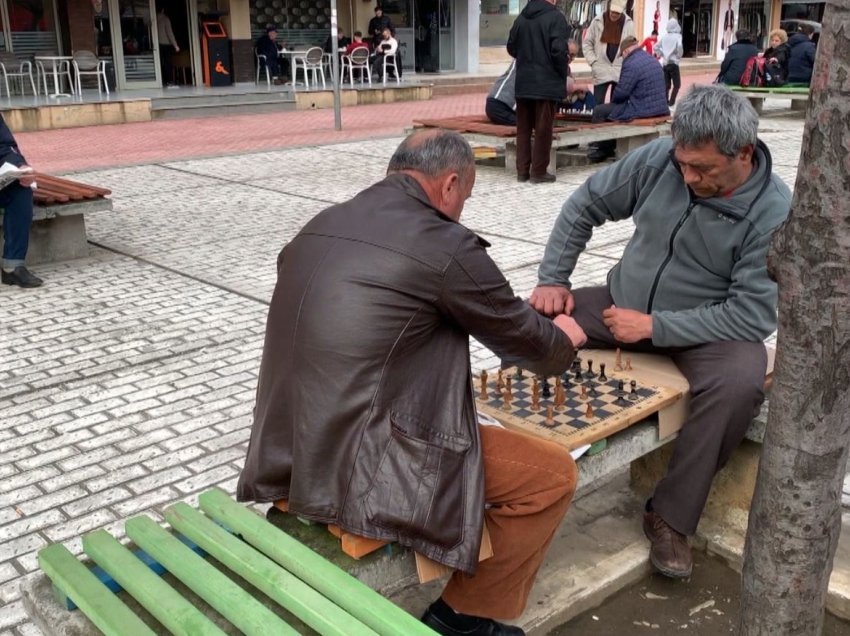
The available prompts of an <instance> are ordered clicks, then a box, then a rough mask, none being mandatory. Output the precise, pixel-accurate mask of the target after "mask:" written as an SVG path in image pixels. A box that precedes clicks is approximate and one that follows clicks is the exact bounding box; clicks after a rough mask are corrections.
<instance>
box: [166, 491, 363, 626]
mask: <svg viewBox="0 0 850 636" xmlns="http://www.w3.org/2000/svg"><path fill="white" fill-rule="evenodd" d="M165 519H166V521H168V523H170V524H171V526H172V527H173V528H174V529H175V530H177V531H178V532H180V533H181V534H183V535H185V536H187V537H188V538H189V539H191V540H192V541H194V542H195V543H197V544H198V545H199V546H201V547H202V548H203V549H204V550H206V551H207V552H208V553H210V554H211V555H212V556H214V557H215V558H216V559H218V560H219V561H220V562H221V563H223V564H224V565H225V566H227V567H228V568H230V569H231V570H232V571H233V572H235V573H236V574H238V575H239V576H241V577H242V578H244V579H245V580H246V581H248V582H249V583H251V584H252V585H253V586H254V587H256V588H257V589H259V590H260V591H261V592H263V593H264V594H266V595H267V596H269V598H271V599H273V600H275V601H276V602H278V603H279V604H280V605H281V606H283V607H285V608H286V609H287V610H289V611H290V612H292V613H293V614H294V615H295V616H297V617H298V618H300V619H301V620H302V621H304V622H305V623H307V625H309V626H310V627H312V628H313V629H315V630H316V631H317V632H319V633H320V634H323V635H327V636H377V633H376V632H375V631H373V630H372V629H370V628H368V627H367V626H366V625H364V624H363V623H361V622H360V621H358V620H357V619H356V618H353V617H352V616H351V615H350V614H349V613H348V612H346V611H345V610H344V609H342V608H340V607H339V606H337V605H335V604H334V603H333V602H332V601H330V600H329V599H327V598H325V597H324V596H322V595H321V594H319V593H318V592H317V591H316V590H314V589H313V588H312V587H310V586H309V585H307V584H306V583H304V582H303V581H302V580H301V579H299V578H298V577H296V576H295V575H294V574H292V573H290V572H287V571H286V570H285V569H283V568H282V567H280V566H279V565H278V564H277V563H275V562H274V561H272V560H271V559H269V558H268V557H267V556H265V555H264V554H262V553H260V552H258V551H257V550H255V549H254V548H252V547H251V546H250V545H248V544H247V543H245V542H244V541H241V540H239V539H237V538H236V537H235V536H233V535H232V534H230V533H229V532H227V531H226V530H224V529H223V528H222V527H221V526H218V525H216V524H215V523H213V522H212V521H210V520H209V519H208V518H207V517H205V516H204V515H202V514H201V513H199V512H198V511H196V510H194V509H192V508H191V507H190V506H189V505H187V504H185V503H177V504H174V505H172V506H169V507H168V508H166V510H165Z"/></svg>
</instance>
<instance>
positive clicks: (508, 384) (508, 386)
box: [505, 376, 514, 399]
mask: <svg viewBox="0 0 850 636" xmlns="http://www.w3.org/2000/svg"><path fill="white" fill-rule="evenodd" d="M505 390H506V391H507V392H508V396H510V398H511V399H514V392H513V389H512V388H511V376H508V377H506V378H505Z"/></svg>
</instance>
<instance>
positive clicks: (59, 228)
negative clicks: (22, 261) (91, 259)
mask: <svg viewBox="0 0 850 636" xmlns="http://www.w3.org/2000/svg"><path fill="white" fill-rule="evenodd" d="M2 244H3V241H2V239H0V246H2ZM88 255H89V244H88V241H87V240H86V222H85V220H84V219H83V215H82V214H74V215H69V216H57V217H54V218H52V219H41V220H38V221H34V222H33V224H32V225H31V226H30V243H29V249H28V250H27V259H26V262H27V265H38V264H40V263H54V262H57V261H69V260H73V259H75V258H86V257H87V256H88Z"/></svg>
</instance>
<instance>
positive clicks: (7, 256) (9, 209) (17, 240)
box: [0, 182, 32, 269]
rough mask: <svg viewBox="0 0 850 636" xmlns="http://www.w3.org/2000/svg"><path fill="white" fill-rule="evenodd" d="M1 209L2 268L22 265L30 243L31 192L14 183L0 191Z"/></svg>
mask: <svg viewBox="0 0 850 636" xmlns="http://www.w3.org/2000/svg"><path fill="white" fill-rule="evenodd" d="M0 207H2V208H3V267H4V268H6V269H14V268H15V267H17V266H18V265H23V264H24V259H25V258H26V256H27V248H29V243H30V224H31V223H32V190H31V189H30V188H25V187H24V186H22V185H20V184H19V183H17V182H15V183H12V184H11V185H8V186H6V187H5V188H3V189H2V190H0Z"/></svg>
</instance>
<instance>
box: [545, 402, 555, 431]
mask: <svg viewBox="0 0 850 636" xmlns="http://www.w3.org/2000/svg"><path fill="white" fill-rule="evenodd" d="M554 423H555V412H554V409H553V408H552V406H551V405H549V407H547V409H546V424H547V425H549V426H552V425H553V424H554Z"/></svg>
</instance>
